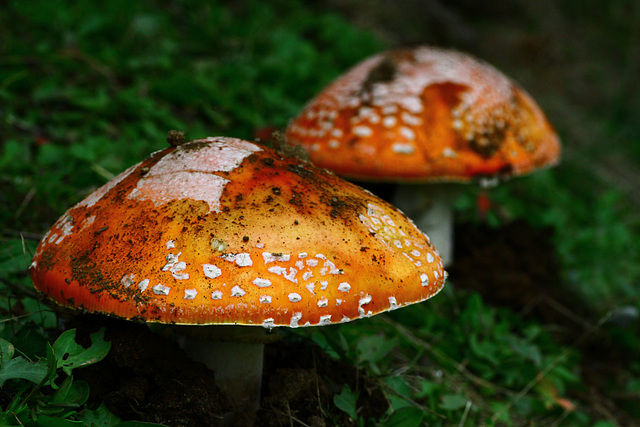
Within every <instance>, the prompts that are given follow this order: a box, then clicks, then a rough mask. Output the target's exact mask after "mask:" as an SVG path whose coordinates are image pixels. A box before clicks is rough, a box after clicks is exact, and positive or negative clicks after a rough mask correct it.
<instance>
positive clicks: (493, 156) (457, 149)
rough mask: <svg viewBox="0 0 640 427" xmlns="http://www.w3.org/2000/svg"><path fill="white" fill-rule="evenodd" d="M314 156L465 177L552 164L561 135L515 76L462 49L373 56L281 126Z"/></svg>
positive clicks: (385, 174) (382, 171)
mask: <svg viewBox="0 0 640 427" xmlns="http://www.w3.org/2000/svg"><path fill="white" fill-rule="evenodd" d="M286 137H287V140H288V141H289V142H290V143H292V144H298V145H302V146H303V147H304V148H305V149H307V150H308V151H309V153H310V157H311V160H312V161H313V162H314V163H316V164H317V165H319V166H321V167H325V168H328V169H330V170H332V171H333V172H335V173H337V174H338V175H342V176H346V177H350V178H356V179H362V180H377V181H382V180H394V181H406V182H411V181H414V182H420V181H460V182H466V181H470V180H471V179H472V178H474V177H494V176H498V177H502V178H505V177H509V176H513V175H521V174H526V173H529V172H531V171H533V170H534V169H536V168H539V167H542V166H547V165H552V164H554V163H556V162H557V161H558V159H559V155H560V142H559V139H558V137H557V135H556V133H555V131H554V130H553V128H552V127H551V125H550V124H549V122H548V121H547V119H546V118H545V116H544V114H543V113H542V111H541V110H540V108H539V107H538V106H537V105H536V103H535V102H534V101H533V100H532V99H531V97H530V96H529V95H528V94H527V93H526V92H525V91H524V90H523V89H522V88H520V87H519V86H518V85H517V84H515V83H514V82H513V81H511V80H510V79H508V78H507V77H506V76H505V75H503V74H502V73H500V72H499V71H498V70H496V69H495V68H493V67H492V66H490V65H488V64H486V63H484V62H481V61H479V60H477V59H474V58H471V57H470V56H468V55H465V54H463V53H459V52H454V51H447V50H442V49H437V48H431V47H418V48H413V49H400V50H396V51H389V52H385V53H381V54H378V55H375V56H373V57H371V58H369V59H366V60H365V61H363V62H361V63H360V64H358V65H356V66H355V67H354V68H353V69H351V70H350V71H348V72H347V73H346V74H344V75H343V76H341V77H339V78H338V79H337V80H335V81H334V82H333V83H332V84H330V85H329V86H328V87H327V88H326V89H325V90H324V91H323V92H321V93H320V94H319V95H318V96H317V97H316V98H315V99H313V100H312V101H311V102H310V103H309V104H308V105H307V106H306V107H305V109H304V110H303V111H302V113H301V114H300V115H299V116H298V117H297V118H295V119H294V120H292V121H291V123H290V124H289V126H288V128H287V130H286Z"/></svg>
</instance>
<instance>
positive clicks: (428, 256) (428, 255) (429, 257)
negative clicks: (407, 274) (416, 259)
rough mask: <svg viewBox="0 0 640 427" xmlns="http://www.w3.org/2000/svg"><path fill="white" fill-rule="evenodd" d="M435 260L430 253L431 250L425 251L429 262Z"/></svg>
mask: <svg viewBox="0 0 640 427" xmlns="http://www.w3.org/2000/svg"><path fill="white" fill-rule="evenodd" d="M434 260H435V258H434V257H433V255H431V252H428V253H427V262H429V263H431V262H433V261H434Z"/></svg>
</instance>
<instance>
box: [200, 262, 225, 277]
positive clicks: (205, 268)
mask: <svg viewBox="0 0 640 427" xmlns="http://www.w3.org/2000/svg"><path fill="white" fill-rule="evenodd" d="M202 272H203V273H204V275H205V276H206V277H208V278H209V279H215V278H216V277H219V276H220V275H221V274H222V270H220V269H219V268H218V267H216V266H215V265H213V264H202Z"/></svg>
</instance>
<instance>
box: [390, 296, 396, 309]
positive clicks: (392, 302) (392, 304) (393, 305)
mask: <svg viewBox="0 0 640 427" xmlns="http://www.w3.org/2000/svg"><path fill="white" fill-rule="evenodd" d="M396 308H398V301H396V297H389V310H395V309H396Z"/></svg>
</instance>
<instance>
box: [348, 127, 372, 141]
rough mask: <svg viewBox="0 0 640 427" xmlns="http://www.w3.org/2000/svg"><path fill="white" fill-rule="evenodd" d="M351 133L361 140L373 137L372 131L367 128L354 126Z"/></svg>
mask: <svg viewBox="0 0 640 427" xmlns="http://www.w3.org/2000/svg"><path fill="white" fill-rule="evenodd" d="M353 133H354V134H356V135H357V136H360V137H363V138H366V137H369V136H371V135H373V131H372V130H371V128H370V127H369V126H354V127H353Z"/></svg>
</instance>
